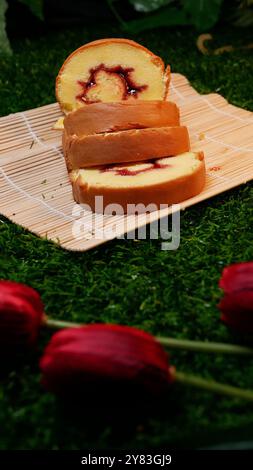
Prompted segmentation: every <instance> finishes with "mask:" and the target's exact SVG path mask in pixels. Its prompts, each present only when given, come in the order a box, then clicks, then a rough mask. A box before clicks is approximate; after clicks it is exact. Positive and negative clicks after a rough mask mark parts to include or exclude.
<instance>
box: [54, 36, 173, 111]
mask: <svg viewBox="0 0 253 470" xmlns="http://www.w3.org/2000/svg"><path fill="white" fill-rule="evenodd" d="M169 80H170V68H169V67H167V69H166V70H165V67H164V63H163V61H162V59H161V58H160V57H157V56H156V55H155V54H153V53H152V52H151V51H149V50H148V49H146V48H145V47H143V46H141V45H140V44H137V43H136V42H134V41H131V40H129V39H114V38H110V39H100V40H98V41H93V42H90V43H88V44H85V45H84V46H81V47H79V49H77V50H76V51H74V52H73V53H72V54H71V55H70V56H69V57H68V58H67V59H66V60H65V62H64V64H63V65H62V67H61V69H60V71H59V74H58V76H57V79H56V97H57V100H58V102H59V104H60V106H61V108H62V110H63V111H64V112H65V113H68V112H70V111H73V110H75V109H78V108H80V107H81V106H84V105H86V104H90V103H94V102H95V103H96V102H100V101H102V102H114V101H122V100H127V101H133V100H136V99H141V100H164V99H165V96H166V95H167V90H168V86H169Z"/></svg>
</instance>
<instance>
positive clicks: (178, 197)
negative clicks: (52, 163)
mask: <svg viewBox="0 0 253 470" xmlns="http://www.w3.org/2000/svg"><path fill="white" fill-rule="evenodd" d="M191 154H193V152H191ZM194 155H195V159H196V160H198V164H197V165H196V169H195V170H194V171H193V172H192V173H189V172H188V173H187V172H186V174H185V175H180V176H179V177H178V178H175V179H173V180H170V179H169V178H168V180H167V181H163V182H157V183H156V182H154V183H153V184H147V185H146V186H145V185H144V186H143V184H142V185H139V186H138V185H136V186H133V187H108V186H96V185H90V184H88V183H86V182H85V181H83V179H82V177H81V176H78V177H76V176H74V173H75V172H73V173H71V174H70V180H71V183H72V188H73V195H74V199H75V201H76V202H78V203H80V204H87V205H88V206H89V207H90V208H91V210H92V211H94V212H95V211H97V212H103V213H107V211H106V206H109V205H110V204H119V205H120V206H121V207H122V208H123V210H124V213H129V207H128V205H129V204H133V205H138V204H143V205H144V211H145V207H146V208H147V206H149V205H154V204H155V205H156V207H157V209H159V208H160V205H161V204H167V205H168V206H170V205H172V204H176V203H180V202H182V201H184V200H186V199H189V198H191V197H193V196H195V195H197V194H199V193H200V192H201V191H202V189H203V187H204V185H205V175H206V171H205V162H204V154H203V152H195V153H194ZM181 156H182V155H178V156H177V157H175V158H173V157H171V158H172V159H173V160H174V161H175V160H176V159H178V158H180V157H181ZM163 160H164V159H160V160H159V162H162V161H163ZM166 160H168V159H166ZM161 171H162V170H161ZM123 178H124V176H123ZM96 196H103V206H102V210H98V208H97V207H96V202H95V201H96V199H95V198H96ZM100 209H101V206H100ZM149 209H150V208H149ZM150 210H152V208H151V209H150ZM109 212H110V211H109ZM109 212H108V213H109Z"/></svg>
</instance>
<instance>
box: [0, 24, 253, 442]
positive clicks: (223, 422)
mask: <svg viewBox="0 0 253 470" xmlns="http://www.w3.org/2000/svg"><path fill="white" fill-rule="evenodd" d="M117 35H119V32H118V31H117V30H116V29H115V28H113V27H110V26H106V27H105V26H104V27H102V26H101V27H99V28H97V30H95V29H94V27H93V26H92V27H90V29H87V28H86V29H79V30H75V31H74V30H68V31H64V32H55V33H54V34H52V33H50V34H48V35H47V36H46V37H43V38H40V39H37V40H32V41H31V40H23V41H21V40H20V41H18V42H15V41H14V42H13V47H14V55H13V57H12V58H11V59H8V60H6V59H5V60H4V59H1V61H0V65H1V75H0V103H1V105H0V106H1V114H2V115H4V114H7V113H11V112H16V111H20V110H25V109H27V108H33V107H36V106H41V105H43V104H46V103H51V102H52V101H53V100H54V79H55V76H56V74H57V71H58V69H59V67H60V65H61V64H62V62H63V60H64V58H65V57H66V56H67V55H68V54H69V53H70V52H71V51H72V50H73V49H75V48H76V47H78V46H79V45H81V44H82V43H85V42H87V41H89V40H92V39H95V38H98V37H105V36H117ZM214 38H215V39H214V44H215V45H219V46H221V45H224V44H228V43H232V44H234V45H240V44H242V43H245V42H247V41H248V42H249V38H250V32H249V31H247V30H244V31H243V32H242V30H234V29H227V30H224V28H223V29H222V30H217V31H214ZM135 39H136V40H138V41H140V42H142V43H143V44H144V45H146V46H148V47H150V48H151V49H152V50H153V51H154V52H156V53H158V54H160V55H161V56H162V57H163V58H164V59H165V60H166V61H167V62H170V63H171V65H172V69H173V71H175V72H180V73H183V74H185V75H187V77H188V78H189V79H190V81H191V83H192V84H193V85H194V86H195V87H196V88H197V89H198V91H200V92H205V93H206V92H212V91H218V92H219V93H221V94H222V95H223V96H225V97H226V98H227V99H229V100H230V101H231V102H232V103H234V104H236V105H238V106H243V107H245V108H247V109H253V102H252V97H253V82H252V78H251V75H252V65H253V58H252V55H250V54H251V53H250V51H246V50H244V51H236V52H233V53H230V54H224V55H222V56H203V55H201V54H200V53H199V52H198V50H197V49H196V47H195V41H196V33H194V32H192V31H190V30H182V31H181V32H176V31H168V30H165V29H164V30H161V31H159V30H158V31H155V32H151V33H150V32H148V33H145V34H142V35H139V36H138V37H136V38H135ZM252 198H253V185H252V184H247V185H245V186H242V187H240V188H239V189H236V190H233V191H230V192H228V193H226V194H223V195H221V196H219V197H216V198H213V199H212V200H209V201H208V202H205V203H203V204H199V205H198V206H196V207H193V208H190V209H188V210H186V211H185V212H184V213H183V214H182V217H181V244H180V247H179V249H178V250H177V251H172V252H171V251H161V243H160V241H159V240H151V241H150V240H140V241H134V240H128V241H127V240H125V241H123V240H117V241H111V242H109V243H107V244H106V245H103V246H101V247H99V248H97V249H95V250H92V251H90V252H87V253H71V252H67V251H64V250H62V249H60V248H58V247H57V246H56V245H54V244H52V243H49V242H46V241H43V240H40V239H39V238H37V237H35V236H33V235H31V234H30V233H28V232H27V231H25V230H23V229H22V228H20V227H18V226H16V225H14V224H12V223H10V222H8V221H7V220H6V219H4V218H1V219H0V222H1V223H0V248H1V251H0V278H6V279H13V280H15V281H19V282H24V283H27V284H29V285H31V286H33V287H34V288H36V289H38V291H39V292H40V294H41V296H42V299H43V302H44V303H45V307H46V311H47V312H48V313H49V312H50V313H52V314H53V315H54V316H55V317H57V318H62V319H66V320H72V321H74V322H84V323H88V322H95V321H102V322H115V323H122V324H127V325H135V326H138V327H140V328H143V329H145V330H147V331H149V332H151V333H153V334H160V335H167V336H174V337H177V338H189V339H202V340H209V341H212V340H214V341H224V342H233V341H236V342H242V341H243V340H242V339H241V338H239V337H237V336H236V335H233V334H232V333H231V332H229V331H228V330H227V329H226V328H225V326H224V325H223V324H222V323H221V322H220V319H219V317H220V314H219V311H218V309H217V307H216V305H217V303H218V301H219V298H220V296H221V292H220V290H219V288H218V279H219V277H220V273H221V271H222V268H223V267H224V266H226V265H227V264H229V263H232V262H237V261H246V260H251V259H253V243H252V241H253V236H252V223H253V202H252ZM49 337H50V334H49V333H48V332H44V333H42V334H41V337H40V347H39V351H37V352H35V353H34V354H33V355H32V356H31V357H30V358H29V359H27V360H26V362H25V364H22V363H21V364H18V365H17V367H16V368H15V367H12V368H11V370H8V371H7V373H5V375H4V376H3V377H2V379H1V382H0V398H1V407H0V422H1V424H0V427H1V436H0V449H84V448H90V449H94V448H101V447H111V448H112V447H119V448H122V447H123V448H127V447H131V446H134V447H152V446H165V445H168V444H171V445H172V444H173V445H176V444H177V445H181V446H189V447H192V446H198V445H201V444H203V445H204V443H206V442H210V443H212V442H215V439H216V440H220V441H223V440H229V439H230V438H233V437H234V431H235V435H237V437H238V439H239V438H247V439H249V438H252V431H251V427H252V425H253V405H252V404H249V403H246V402H241V401H238V400H235V399H228V398H222V397H220V396H217V395H216V396H215V395H211V394H209V393H207V392H199V391H196V390H194V389H191V388H187V389H186V388H185V389H184V388H183V387H182V386H176V387H175V388H172V389H171V393H170V394H168V397H167V400H166V402H164V403H162V404H161V406H160V407H159V408H156V407H154V408H152V409H149V410H146V411H145V412H143V411H142V412H136V411H134V410H133V411H131V410H126V408H127V406H126V404H125V403H123V404H122V410H121V411H120V412H116V413H113V412H111V411H109V412H107V411H106V409H107V404H106V403H104V400H103V391H102V390H101V400H100V403H98V404H97V407H96V408H95V409H94V408H92V409H90V404H89V403H87V400H86V399H85V396H84V397H83V408H82V410H78V412H77V411H76V410H75V409H72V408H71V407H70V411H67V408H68V406H66V405H64V406H63V405H62V404H61V403H60V402H59V401H58V400H57V399H56V398H55V397H53V396H51V395H49V394H47V393H46V392H45V391H44V390H43V388H42V387H41V385H40V374H39V370H38V358H39V356H40V354H41V353H42V350H43V345H44V344H45V343H46V342H47V341H48V339H49ZM1 360H2V361H3V362H4V361H5V360H6V359H5V358H3V357H2V359H1ZM171 362H172V363H173V364H175V365H176V366H177V367H178V369H181V370H184V371H188V372H191V373H194V374H198V375H201V376H203V377H207V378H213V379H216V380H219V381H221V382H227V383H230V384H232V385H236V386H240V387H247V388H253V361H252V359H237V358H232V357H223V356H221V355H217V356H213V355H212V356H210V355H207V354H193V353H187V352H180V353H179V352H171ZM238 428H240V431H237V430H238ZM214 435H216V438H215V437H214Z"/></svg>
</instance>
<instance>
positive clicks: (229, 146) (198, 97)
mask: <svg viewBox="0 0 253 470" xmlns="http://www.w3.org/2000/svg"><path fill="white" fill-rule="evenodd" d="M170 86H171V88H172V90H173V91H174V92H175V93H176V95H177V96H178V97H179V98H180V99H181V101H189V100H190V99H191V98H186V97H185V96H184V95H182V93H181V92H179V91H178V90H177V88H176V87H175V85H173V82H172V81H171V83H170ZM202 98H203V99H204V100H205V102H206V103H207V104H208V105H211V107H212V109H213V110H214V111H217V112H218V113H220V114H225V115H227V116H229V117H231V118H234V119H239V120H240V121H243V122H245V123H250V124H253V120H252V121H248V120H244V119H242V118H239V117H238V116H234V115H233V114H230V113H226V112H225V111H221V110H219V109H218V108H216V106H214V105H213V104H211V103H210V101H208V99H207V98H205V97H204V96H201V95H198V96H196V97H194V99H196V100H198V99H202ZM187 127H189V129H194V126H191V125H190V124H188V125H187ZM192 134H193V135H194V136H195V137H199V132H198V133H196V132H194V131H192ZM205 139H206V140H209V141H210V142H215V143H217V144H220V145H222V146H223V147H227V148H230V149H232V150H235V151H238V152H241V151H243V152H247V153H251V152H253V149H252V148H248V147H249V146H248V145H246V147H239V146H237V145H233V144H227V143H225V142H223V141H222V140H219V139H215V138H214V137H212V136H210V135H209V134H207V133H206V132H205Z"/></svg>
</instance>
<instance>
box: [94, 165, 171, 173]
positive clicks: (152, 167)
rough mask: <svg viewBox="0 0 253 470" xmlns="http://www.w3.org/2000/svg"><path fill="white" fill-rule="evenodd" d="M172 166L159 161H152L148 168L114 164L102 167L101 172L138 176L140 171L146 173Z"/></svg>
mask: <svg viewBox="0 0 253 470" xmlns="http://www.w3.org/2000/svg"><path fill="white" fill-rule="evenodd" d="M143 163H147V162H143ZM148 163H149V162H148ZM170 166H171V165H166V164H162V163H158V162H150V166H149V167H148V168H143V169H140V170H131V167H122V168H119V167H118V168H115V167H113V166H112V167H107V168H102V169H101V170H100V172H101V173H107V172H109V171H112V172H114V173H115V174H116V175H119V176H136V175H139V174H140V173H146V172H147V171H151V170H160V169H162V168H169V167H170Z"/></svg>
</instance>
